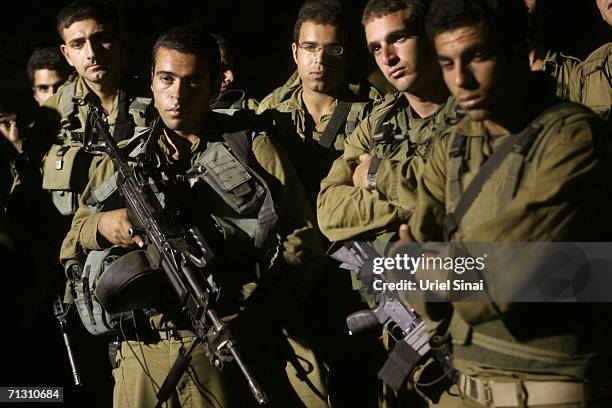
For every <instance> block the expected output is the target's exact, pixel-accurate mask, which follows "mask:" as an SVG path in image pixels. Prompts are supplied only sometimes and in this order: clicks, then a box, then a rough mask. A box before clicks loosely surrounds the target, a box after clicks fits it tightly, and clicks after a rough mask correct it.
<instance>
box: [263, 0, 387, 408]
mask: <svg viewBox="0 0 612 408" xmlns="http://www.w3.org/2000/svg"><path fill="white" fill-rule="evenodd" d="M294 27H295V28H294V34H293V44H292V54H293V60H294V61H295V63H296V65H297V71H296V72H295V73H294V74H293V75H292V76H291V77H290V78H289V79H288V81H287V82H286V83H285V84H284V85H283V86H281V87H279V88H277V89H275V90H274V91H272V92H271V93H270V94H269V95H268V96H267V97H266V98H265V99H264V100H263V101H262V103H261V105H260V106H259V110H258V112H259V113H260V114H261V115H262V116H264V117H266V118H267V119H268V120H270V121H271V122H272V123H273V125H274V136H275V137H276V138H277V139H278V140H279V142H280V143H281V144H282V145H283V147H284V148H285V149H286V150H287V152H288V153H289V156H290V157H291V160H292V162H293V164H294V166H295V168H296V170H297V173H298V176H299V177H300V179H301V181H302V183H303V184H304V186H305V188H306V193H307V194H308V197H309V203H310V205H311V207H312V208H313V210H314V209H315V205H316V197H317V194H318V193H319V189H320V184H321V180H322V179H323V177H325V176H326V175H327V173H328V172H329V169H330V167H331V165H332V163H333V162H334V160H335V159H337V158H338V157H339V156H340V155H341V154H342V151H343V150H344V142H345V140H346V138H347V137H348V136H349V135H350V134H351V133H352V132H353V131H354V130H355V128H356V126H357V124H358V123H359V121H361V120H362V119H363V118H364V117H365V116H366V115H367V114H368V113H369V112H370V110H371V107H372V102H373V101H374V100H377V99H379V98H380V94H379V93H378V91H377V90H376V89H375V88H373V87H372V86H371V85H370V84H369V83H367V82H366V81H362V82H360V83H358V84H351V83H349V82H348V72H347V71H348V65H349V62H350V60H351V53H352V50H351V48H350V46H349V44H350V40H349V33H348V24H347V21H346V16H345V13H344V11H343V9H342V7H341V5H340V4H339V3H338V2H336V1H331V0H323V1H321V0H317V1H308V2H306V3H304V4H303V6H302V7H301V8H300V10H299V12H298V17H297V20H296V23H295V26H294ZM363 307H364V306H363V305H361V302H360V301H359V297H358V294H356V293H354V292H353V291H352V289H351V282H350V276H349V275H348V274H345V273H342V272H341V271H339V270H338V266H337V264H336V263H335V262H332V260H331V259H330V260H329V265H328V266H327V268H326V272H325V274H324V275H323V277H322V278H321V280H320V281H319V283H318V285H317V287H316V288H315V289H314V290H313V291H312V294H311V296H310V297H309V299H308V301H307V302H306V303H305V304H304V305H303V306H302V308H301V309H300V310H299V311H298V313H297V314H296V315H295V316H294V317H293V318H292V319H291V320H290V321H288V322H287V324H286V329H287V331H288V333H289V336H288V339H289V342H290V344H291V346H292V348H293V349H294V351H295V355H296V357H297V358H296V359H295V360H294V364H292V365H291V366H288V367H287V370H288V373H289V378H290V379H291V380H292V383H293V384H294V387H295V388H296V390H297V391H298V393H299V394H300V396H301V397H302V400H303V401H304V402H305V403H306V405H307V406H308V407H312V408H315V407H325V406H327V403H328V400H329V403H330V404H331V405H332V406H341V407H343V406H355V405H360V406H364V407H366V406H375V405H376V401H377V396H376V395H377V390H376V388H377V379H376V373H375V367H376V365H377V361H376V359H375V358H371V359H369V358H363V355H362V350H363V349H364V348H370V349H372V348H376V344H377V340H376V338H375V336H374V334H373V335H372V336H371V337H364V338H355V337H352V336H349V334H348V330H347V329H346V323H345V318H346V316H347V315H349V314H350V313H352V312H355V311H357V310H359V309H362V308H363ZM295 369H297V371H298V372H297V373H294V370H295ZM301 371H304V372H301ZM308 371H310V373H309V375H308V377H307V379H308V381H304V379H303V376H304V374H306V373H308ZM355 388H358V389H360V393H358V394H357V393H355V392H354V389H355Z"/></svg>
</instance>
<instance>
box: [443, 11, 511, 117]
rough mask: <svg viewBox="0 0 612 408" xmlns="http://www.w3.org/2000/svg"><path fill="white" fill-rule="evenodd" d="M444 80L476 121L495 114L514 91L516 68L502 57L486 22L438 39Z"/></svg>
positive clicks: (445, 33)
mask: <svg viewBox="0 0 612 408" xmlns="http://www.w3.org/2000/svg"><path fill="white" fill-rule="evenodd" d="M434 43H435V47H436V51H437V52H438V61H439V62H440V66H441V67H442V74H443V76H444V82H446V86H447V87H448V89H449V90H450V91H451V93H452V94H453V95H454V96H455V97H456V98H457V102H458V103H459V106H460V107H461V108H462V109H464V110H466V111H467V113H468V115H469V116H470V118H472V119H473V120H485V119H489V118H491V117H495V116H496V114H499V113H500V110H501V109H504V106H505V102H506V101H507V100H508V96H509V95H511V94H512V86H513V84H512V82H513V80H514V76H513V75H512V68H513V67H510V66H509V64H508V63H504V62H502V60H501V59H500V58H499V52H497V50H496V47H495V45H494V41H493V38H492V35H491V34H487V32H486V30H485V28H484V25H483V24H482V23H480V24H476V25H472V26H465V27H460V28H457V29H453V30H451V31H446V32H443V33H440V34H437V35H436V36H435V38H434Z"/></svg>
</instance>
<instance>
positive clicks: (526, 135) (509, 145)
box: [443, 124, 541, 241]
mask: <svg viewBox="0 0 612 408" xmlns="http://www.w3.org/2000/svg"><path fill="white" fill-rule="evenodd" d="M540 129H541V127H540V126H537V125H533V124H530V125H529V126H528V127H527V128H526V129H525V130H523V131H522V132H521V133H519V134H516V135H511V136H510V138H509V139H508V140H507V141H506V142H505V143H504V144H503V145H502V146H501V147H500V148H499V149H498V150H497V151H495V153H493V155H492V156H491V157H489V159H488V160H487V162H486V163H485V164H484V165H483V166H482V167H481V168H480V170H479V171H478V173H477V174H476V176H475V177H474V179H473V180H472V182H471V183H470V185H469V186H468V187H467V189H466V190H465V192H464V193H463V195H462V196H461V199H460V200H459V202H458V203H457V207H455V211H453V212H451V213H448V214H447V215H446V217H444V225H443V228H444V239H445V240H446V241H450V239H451V238H452V237H453V235H454V234H455V232H457V229H458V228H459V224H460V223H461V220H462V219H463V217H464V216H465V214H466V213H467V212H468V210H469V209H470V207H471V206H472V204H473V203H474V200H476V197H477V196H478V194H479V193H480V190H481V189H482V186H483V185H484V183H485V182H486V181H487V180H488V179H489V177H491V175H492V174H493V173H494V172H495V170H497V168H498V167H499V166H500V165H501V164H502V162H503V161H504V159H505V158H506V157H508V155H509V154H510V153H511V152H512V151H517V152H522V154H524V153H525V152H524V151H523V150H525V151H526V150H528V148H529V147H530V146H531V143H532V141H533V140H534V139H535V137H536V136H537V135H538V133H539V132H540Z"/></svg>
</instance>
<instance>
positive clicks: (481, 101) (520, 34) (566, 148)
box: [400, 0, 612, 408]
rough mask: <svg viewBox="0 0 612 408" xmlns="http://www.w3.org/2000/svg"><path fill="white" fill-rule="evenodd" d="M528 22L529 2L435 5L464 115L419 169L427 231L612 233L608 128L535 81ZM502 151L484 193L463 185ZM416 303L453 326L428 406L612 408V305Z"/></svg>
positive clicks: (444, 56)
mask: <svg viewBox="0 0 612 408" xmlns="http://www.w3.org/2000/svg"><path fill="white" fill-rule="evenodd" d="M526 25H527V15H526V10H525V8H524V5H523V3H522V2H520V3H519V2H516V1H513V0H496V1H488V2H486V3H483V2H481V1H477V0H461V1H457V0H434V1H433V3H432V6H431V12H430V15H429V17H428V22H427V26H428V27H427V28H428V32H429V34H430V36H431V37H432V39H433V42H434V44H435V47H436V51H437V54H438V60H439V62H440V65H441V67H442V72H443V75H444V79H445V82H446V84H447V85H448V87H449V89H450V90H451V92H452V93H453V95H454V96H455V97H456V98H457V101H458V103H459V105H460V107H461V108H462V109H465V110H466V111H467V116H466V117H465V118H464V119H463V120H462V121H461V122H460V123H459V124H458V125H457V126H456V127H454V128H453V129H451V130H449V131H448V132H446V133H445V134H444V135H443V136H442V138H441V139H440V141H439V142H438V143H436V144H435V145H434V146H433V148H432V152H431V154H430V156H429V160H428V161H427V163H426V164H425V166H424V169H423V171H422V179H421V182H420V183H419V186H418V198H417V207H416V210H415V212H414V214H413V215H412V218H411V220H410V231H411V232H412V234H414V237H415V238H416V240H417V241H419V242H427V241H442V240H444V239H445V238H444V237H443V236H446V239H447V240H449V241H451V242H481V243H494V242H534V241H535V242H541V241H544V242H546V241H554V242H557V241H578V242H580V241H602V240H603V241H608V240H609V238H610V232H611V224H610V222H608V221H606V217H608V214H610V202H611V199H612V140H610V133H609V132H610V131H609V129H608V128H607V126H606V124H605V123H604V122H603V121H602V120H601V119H600V118H598V117H597V116H596V115H595V114H593V113H592V112H591V111H590V110H588V109H586V108H585V107H584V106H581V105H579V104H574V103H564V104H558V103H557V100H556V99H555V98H554V91H553V90H548V91H546V90H545V89H543V88H542V87H541V86H539V84H538V80H537V77H536V76H535V74H534V73H530V72H529V71H530V70H529V60H528V55H527V44H526V40H525V29H526ZM502 146H506V148H508V147H510V146H511V147H512V148H511V149H510V150H506V149H505V148H502ZM504 151H506V152H509V154H507V155H506V156H501V162H500V164H499V167H497V168H496V169H493V170H491V171H487V172H486V173H484V174H485V175H484V176H481V177H484V183H483V184H480V183H479V184H477V185H478V186H479V189H478V190H475V191H476V193H477V195H474V194H471V193H470V194H468V191H471V190H468V188H469V187H468V186H470V183H471V180H475V176H476V174H482V173H480V172H482V171H483V165H484V164H486V163H488V161H487V160H494V159H493V155H495V154H496V153H498V152H504ZM496 157H500V156H496ZM495 163H497V161H495ZM487 169H489V168H488V167H487ZM409 193H413V191H412V190H411V191H409ZM468 197H469V198H468ZM461 200H470V201H467V204H464V205H459V203H460V202H461ZM410 202H412V201H410ZM464 203H465V202H464ZM465 208H467V210H465V211H464V209H465ZM449 214H452V217H451V216H450V215H449ZM593 214H600V215H601V216H602V217H603V218H601V217H600V218H597V219H594V218H593ZM445 219H446V220H454V222H449V221H445ZM402 231H406V229H404V228H403V229H402V230H400V235H406V236H409V231H406V232H402ZM499 272H500V273H503V271H499ZM414 306H415V308H416V309H417V311H418V312H419V313H420V314H421V315H422V316H424V317H426V318H427V319H429V320H430V321H433V322H436V323H437V324H438V326H437V327H438V330H442V331H445V332H446V333H439V334H448V335H450V339H451V341H452V345H451V349H452V353H453V355H454V361H453V362H454V366H455V368H456V369H457V370H458V382H457V384H455V385H452V386H451V388H449V389H448V390H447V391H446V392H443V393H441V394H438V395H436V394H434V393H433V392H432V391H433V390H432V388H429V387H426V386H418V389H419V390H420V391H421V392H422V393H424V394H426V395H428V397H429V398H430V399H431V400H432V402H431V406H441V407H466V406H467V407H491V406H504V407H539V406H542V407H544V406H545V407H576V408H577V407H591V406H593V407H595V406H602V407H603V406H609V404H610V400H609V398H610V389H611V388H610V380H609V378H610V377H609V367H610V353H609V351H607V349H608V348H609V346H608V345H609V344H610V340H611V334H612V333H611V331H610V327H611V326H610V322H611V320H610V319H611V316H612V314H611V311H610V306H609V305H608V304H593V303H591V304H569V303H564V304H559V303H555V304H545V303H541V304H529V305H528V304H522V303H501V302H490V303H486V302H454V303H428V304H415V305H414ZM446 328H448V329H446ZM604 401H605V402H604Z"/></svg>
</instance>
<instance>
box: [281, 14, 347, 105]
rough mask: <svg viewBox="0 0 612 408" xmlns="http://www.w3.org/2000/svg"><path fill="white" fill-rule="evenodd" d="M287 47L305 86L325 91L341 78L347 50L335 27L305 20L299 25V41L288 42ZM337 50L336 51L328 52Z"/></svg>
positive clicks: (344, 71)
mask: <svg viewBox="0 0 612 408" xmlns="http://www.w3.org/2000/svg"><path fill="white" fill-rule="evenodd" d="M338 46H340V47H342V48H338ZM291 49H292V51H293V60H294V61H295V63H296V64H297V69H298V75H299V76H300V79H301V80H302V84H303V85H304V87H306V88H307V89H309V90H311V91H315V92H320V93H329V92H332V91H334V90H335V89H336V88H337V87H338V86H339V85H340V84H341V83H342V82H343V81H344V78H345V76H346V70H347V68H348V64H347V62H348V55H347V54H348V52H347V50H346V46H343V41H342V38H341V33H339V32H338V28H337V27H334V26H332V25H328V24H322V25H321V24H315V23H313V22H312V21H305V22H304V23H303V24H302V26H301V27H300V37H299V42H298V43H297V44H296V43H293V44H291ZM338 51H340V55H332V54H335V53H338Z"/></svg>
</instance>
